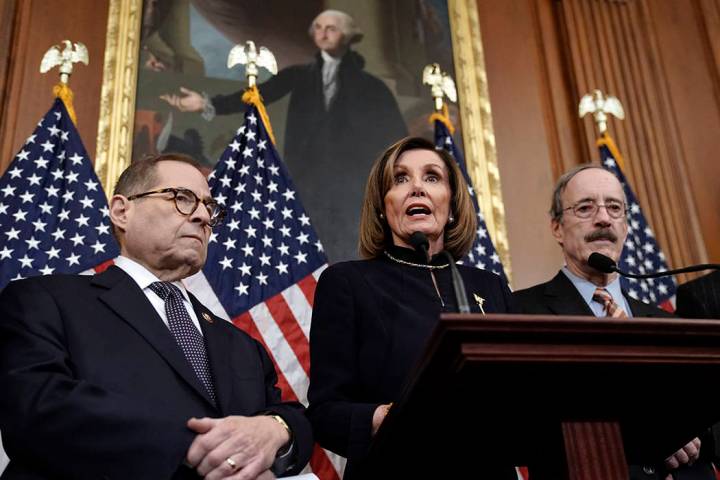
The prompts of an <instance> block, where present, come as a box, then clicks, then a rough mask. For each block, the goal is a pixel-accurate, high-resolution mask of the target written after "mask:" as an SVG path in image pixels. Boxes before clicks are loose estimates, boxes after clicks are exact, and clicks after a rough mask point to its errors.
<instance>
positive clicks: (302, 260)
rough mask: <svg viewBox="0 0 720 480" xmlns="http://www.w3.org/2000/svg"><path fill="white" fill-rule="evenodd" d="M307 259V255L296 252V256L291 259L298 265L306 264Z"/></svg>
mask: <svg viewBox="0 0 720 480" xmlns="http://www.w3.org/2000/svg"><path fill="white" fill-rule="evenodd" d="M306 257H307V254H305V253H302V252H298V253H297V255H293V258H295V260H296V261H297V262H298V265H299V264H301V263H307V260H305V258H306Z"/></svg>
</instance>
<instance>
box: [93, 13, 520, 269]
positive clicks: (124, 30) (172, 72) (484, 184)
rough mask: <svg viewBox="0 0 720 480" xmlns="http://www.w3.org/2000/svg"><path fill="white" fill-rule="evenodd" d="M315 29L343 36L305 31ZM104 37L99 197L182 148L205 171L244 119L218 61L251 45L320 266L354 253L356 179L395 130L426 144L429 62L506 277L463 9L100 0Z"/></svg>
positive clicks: (473, 46) (483, 97)
mask: <svg viewBox="0 0 720 480" xmlns="http://www.w3.org/2000/svg"><path fill="white" fill-rule="evenodd" d="M327 10H332V11H333V12H336V13H333V15H331V17H332V18H331V19H330V20H328V21H326V20H325V18H326V14H323V15H321V16H318V15H319V14H320V13H321V12H325V11H327ZM337 18H339V19H337ZM319 24H323V25H322V28H326V27H327V26H328V25H329V28H330V29H331V30H332V28H333V27H335V28H339V29H340V30H341V32H340V33H341V35H340V36H339V37H335V38H334V39H333V38H332V36H331V35H330V36H328V35H327V32H326V33H322V32H321V33H318V32H317V31H314V30H313V28H318V27H317V26H318V25H319ZM326 24H327V25H326ZM107 31H108V33H107V46H106V53H105V64H104V80H103V90H102V103H101V113H100V124H99V129H98V151H97V154H96V159H97V160H96V169H97V171H98V174H99V176H100V178H101V179H102V181H103V184H104V186H105V188H106V191H108V192H109V191H111V187H112V185H114V183H115V181H116V180H117V178H118V176H119V174H120V172H121V171H122V170H123V169H124V168H125V167H126V166H127V165H128V164H129V162H131V161H132V160H133V159H135V158H140V157H142V156H143V155H146V154H154V153H161V152H165V151H174V152H182V153H186V154H189V155H191V156H193V157H194V158H196V159H197V160H199V161H200V162H201V163H203V164H204V165H205V166H206V167H207V169H208V171H210V170H211V169H212V168H213V166H214V163H215V162H216V161H217V159H218V158H219V157H220V154H221V153H222V151H223V150H224V149H225V147H226V146H227V145H228V143H229V142H230V141H231V140H232V137H233V135H234V134H235V131H236V130H237V128H238V127H239V126H240V125H241V124H242V121H243V118H242V113H243V111H244V108H243V106H242V102H241V101H240V96H241V93H242V90H243V89H244V87H245V85H246V83H245V80H244V74H243V71H242V68H241V67H235V68H234V69H227V68H226V61H227V60H226V59H227V55H228V52H229V51H230V49H231V48H232V47H233V46H234V45H235V44H239V43H244V42H245V41H246V40H253V41H254V42H255V43H256V44H257V45H258V46H265V47H267V48H269V49H270V50H271V51H272V52H273V53H274V55H275V57H276V59H277V64H278V70H279V73H278V75H277V76H275V77H271V76H270V75H269V74H268V73H267V72H264V71H263V72H261V76H260V78H259V79H258V85H259V89H260V93H261V95H263V97H264V99H265V104H266V106H267V109H268V113H269V117H270V121H271V123H272V128H273V130H274V132H275V138H276V148H277V150H278V152H279V153H280V156H281V158H283V161H284V162H285V163H286V165H287V167H288V169H289V172H290V175H291V177H292V179H293V181H294V183H295V185H296V188H297V190H298V192H299V194H300V199H301V201H302V202H303V204H304V206H305V209H306V210H307V211H308V214H309V215H310V218H311V220H312V223H313V226H314V227H315V229H316V230H317V232H318V235H319V237H320V239H321V241H322V242H323V245H324V247H325V251H326V253H327V254H328V258H329V259H330V261H331V262H334V261H340V260H346V259H350V258H354V257H355V256H356V245H357V225H358V219H359V213H360V208H361V204H362V197H363V193H364V186H365V181H366V179H367V175H368V172H369V168H370V165H371V164H372V162H373V161H374V160H375V158H376V157H377V156H378V154H379V153H381V152H382V151H383V150H384V149H385V148H386V147H387V146H388V145H390V144H391V143H392V142H394V141H395V140H397V139H399V138H401V137H403V136H405V135H418V136H424V137H427V138H432V136H433V132H432V125H431V124H430V123H429V122H428V120H427V119H428V116H429V115H430V114H431V113H432V111H433V110H432V109H433V103H432V98H431V96H430V92H429V88H428V87H426V86H423V85H422V80H421V75H422V70H423V68H424V66H425V65H427V64H429V63H439V64H440V65H441V67H442V69H443V70H445V71H447V72H448V73H450V74H451V75H452V76H453V77H454V78H455V79H456V84H457V87H458V96H459V99H460V103H459V108H458V107H456V106H454V105H451V106H450V111H451V117H452V118H453V121H454V123H455V125H456V127H458V130H457V134H456V136H457V137H458V138H460V137H462V144H463V146H464V150H465V153H466V159H467V162H468V169H469V171H470V174H471V176H472V177H473V181H474V183H475V187H476V190H477V191H478V192H479V200H480V203H481V208H482V210H483V213H484V215H485V220H486V223H487V225H488V229H489V230H490V234H491V235H492V238H493V240H494V242H495V245H496V248H497V250H498V252H499V254H500V256H501V258H502V261H503V264H504V265H505V269H506V272H507V271H508V270H509V258H508V249H507V239H506V234H505V227H504V224H505V223H504V209H503V205H502V196H501V194H500V179H499V174H498V169H497V159H496V154H495V149H494V138H493V132H492V119H491V110H490V102H489V97H488V93H487V84H486V77H485V69H484V65H483V55H482V43H481V37H480V29H479V21H478V18H477V10H476V7H475V5H474V2H473V1H472V0H420V1H417V0H392V1H383V0H374V1H367V2H350V1H348V0H335V1H332V0H325V1H322V0H316V1H307V2H290V1H289V0H264V1H262V2H260V1H259V0H248V1H243V2H236V1H233V0H111V4H110V13H109V18H108V30H107ZM338 38H339V39H338ZM333 42H334V43H333ZM333 59H339V60H340V61H339V63H338V65H339V66H337V67H336V68H335V70H333V68H332V63H333ZM328 71H329V72H328ZM337 79H340V80H338V81H336V80H337ZM460 127H461V129H460ZM460 131H461V133H460Z"/></svg>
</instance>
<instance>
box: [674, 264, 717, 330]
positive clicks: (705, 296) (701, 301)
mask: <svg viewBox="0 0 720 480" xmlns="http://www.w3.org/2000/svg"><path fill="white" fill-rule="evenodd" d="M676 313H677V314H678V316H680V317H684V318H717V319H720V271H717V272H712V273H710V274H708V275H705V276H702V277H699V278H696V279H695V280H691V281H689V282H687V283H683V284H682V285H680V286H679V287H678V289H677V312H676Z"/></svg>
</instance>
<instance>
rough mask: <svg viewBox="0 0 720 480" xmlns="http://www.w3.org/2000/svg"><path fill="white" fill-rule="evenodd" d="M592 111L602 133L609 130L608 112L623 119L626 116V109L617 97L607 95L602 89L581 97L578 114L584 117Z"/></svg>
mask: <svg viewBox="0 0 720 480" xmlns="http://www.w3.org/2000/svg"><path fill="white" fill-rule="evenodd" d="M588 113H591V114H592V116H593V118H594V119H595V123H597V125H598V129H599V130H600V135H602V134H603V133H605V132H607V121H608V117H607V116H608V114H610V115H614V116H615V117H617V118H619V119H620V120H623V119H624V118H625V110H623V106H622V104H621V103H620V100H618V99H617V97H614V96H612V95H608V96H607V97H606V96H605V95H604V94H603V92H601V91H600V90H593V93H588V94H587V95H585V96H583V97H582V98H581V99H580V105H578V115H579V116H580V118H583V117H584V116H585V115H587V114H588Z"/></svg>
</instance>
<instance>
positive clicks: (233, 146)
mask: <svg viewBox="0 0 720 480" xmlns="http://www.w3.org/2000/svg"><path fill="white" fill-rule="evenodd" d="M228 147H230V148H231V149H232V151H233V152H239V151H240V143H238V141H237V140H235V139H233V141H232V143H231V144H230V145H228Z"/></svg>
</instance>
